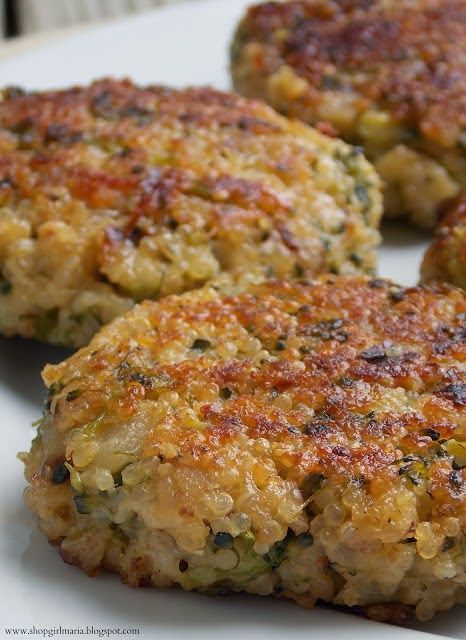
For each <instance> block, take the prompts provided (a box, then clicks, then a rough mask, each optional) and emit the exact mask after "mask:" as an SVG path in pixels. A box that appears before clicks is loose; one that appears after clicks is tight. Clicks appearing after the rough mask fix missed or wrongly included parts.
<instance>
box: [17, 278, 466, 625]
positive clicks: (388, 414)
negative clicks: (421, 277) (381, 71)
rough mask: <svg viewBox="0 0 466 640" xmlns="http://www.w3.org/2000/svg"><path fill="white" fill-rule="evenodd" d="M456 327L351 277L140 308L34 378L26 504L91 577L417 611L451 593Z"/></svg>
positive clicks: (465, 416) (462, 391)
mask: <svg viewBox="0 0 466 640" xmlns="http://www.w3.org/2000/svg"><path fill="white" fill-rule="evenodd" d="M465 318H466V294H465V293H464V292H462V291H461V290H459V289H453V288H450V287H448V286H447V285H443V286H439V287H437V288H432V287H415V288H411V289H407V290H405V289H402V288H400V287H398V286H395V285H393V284H391V283H390V282H387V281H385V280H381V279H370V278H366V277H362V276H359V277H355V276H325V277H321V278H320V279H319V280H317V281H315V282H313V283H294V284H293V283H285V282H279V281H276V282H269V283H263V284H261V285H255V286H253V287H251V289H250V291H249V292H243V293H241V294H239V295H237V296H229V297H227V296H224V295H223V296H222V295H220V294H219V293H218V292H217V291H216V290H215V289H213V288H212V287H205V288H203V289H198V290H196V291H191V292H188V293H185V294H183V295H180V296H169V297H167V298H164V299H163V300H160V301H159V302H144V303H143V304H141V305H138V306H136V307H135V308H134V309H133V310H132V311H130V312H128V314H126V315H124V316H122V317H119V318H117V319H116V320H114V321H113V322H112V323H110V324H109V325H107V326H106V327H104V328H103V329H102V330H101V331H100V332H99V333H98V334H97V335H96V336H95V337H94V339H93V340H92V341H91V343H90V345H89V346H87V347H85V348H84V349H82V350H81V351H79V352H77V353H76V354H74V355H73V356H72V357H70V358H69V359H68V360H66V361H64V362H63V363H61V364H59V365H55V366H50V365H49V366H47V367H46V368H45V370H44V373H43V378H44V380H45V382H46V384H47V386H48V388H49V396H48V401H47V405H46V411H45V414H44V417H43V419H42V421H41V423H40V426H39V433H38V436H37V438H36V439H35V440H34V443H33V446H32V449H31V452H30V453H29V454H23V459H24V460H25V462H26V477H27V480H28V482H29V486H28V488H27V489H26V501H27V504H28V505H29V507H30V508H31V509H32V510H33V511H34V512H35V513H36V514H37V516H38V518H39V525H40V527H41V529H42V530H43V531H44V533H45V534H46V535H47V537H48V538H49V540H50V541H51V542H52V543H54V544H56V545H58V546H59V547H60V551H61V554H62V556H63V558H64V559H65V560H66V561H67V562H70V563H73V564H76V565H78V566H80V567H81V568H82V569H84V571H86V572H87V573H88V574H90V575H94V574H95V573H97V572H98V571H99V569H100V568H104V567H105V568H110V569H113V570H115V571H118V572H120V573H121V575H122V577H123V580H124V581H125V582H127V583H129V584H130V585H133V586H136V585H142V584H153V585H156V586H170V585H180V586H181V587H182V588H184V589H188V590H198V591H202V592H205V593H208V594H216V593H225V592H229V591H246V592H249V593H256V594H261V595H267V594H275V595H282V596H287V597H290V598H293V599H294V600H296V601H297V602H298V603H300V604H302V605H305V606H312V605H313V604H314V603H315V602H316V601H317V600H323V601H326V602H330V603H334V604H336V605H345V606H349V607H364V610H365V611H366V613H367V614H368V615H369V616H371V617H373V618H376V619H381V620H390V621H396V622H406V621H408V620H409V619H410V616H411V615H412V613H415V614H416V615H417V617H418V618H419V619H421V620H424V619H428V618H430V617H431V616H432V615H433V614H434V612H435V611H437V610H441V609H448V608H450V607H451V606H453V604H454V603H455V602H457V601H461V602H463V601H465V599H466V556H465V555H464V549H465V543H466V541H465V537H464V534H465V531H466V472H465V466H466V410H465V407H466V376H465V372H464V362H465V360H466V330H465Z"/></svg>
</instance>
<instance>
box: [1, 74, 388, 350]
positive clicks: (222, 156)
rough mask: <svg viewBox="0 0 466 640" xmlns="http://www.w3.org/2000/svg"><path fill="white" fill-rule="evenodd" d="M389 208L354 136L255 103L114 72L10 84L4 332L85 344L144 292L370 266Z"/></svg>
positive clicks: (5, 133) (5, 140)
mask: <svg viewBox="0 0 466 640" xmlns="http://www.w3.org/2000/svg"><path fill="white" fill-rule="evenodd" d="M0 98H1V94H0ZM380 213H381V202H380V194H379V188H378V178H377V176H376V174H375V172H374V171H373V169H372V167H371V166H370V165H369V164H368V163H367V161H366V160H365V159H364V157H363V156H362V154H361V153H360V152H359V151H358V150H357V149H353V148H352V147H350V146H347V145H345V144H343V143H341V142H340V141H335V140H332V139H331V138H328V137H326V136H323V135H321V134H320V133H319V132H317V131H315V130H312V129H310V128H309V127H306V126H305V125H303V124H300V123H298V122H291V121H288V120H286V119H285V118H283V117H281V116H279V115H278V114H276V113H275V112H274V111H272V110H271V109H270V108H268V107H266V106H264V105H262V104H260V103H257V102H252V101H250V100H245V99H243V98H240V97H237V96H234V95H231V94H226V93H220V92H217V91H214V90H213V89H188V90H185V91H176V90H172V89H167V88H163V87H147V88H140V87H136V86H134V85H133V84H131V83H130V82H129V81H115V80H102V81H99V82H95V83H94V84H92V85H91V86H89V87H86V88H73V89H69V90H65V91H57V92H48V93H32V94H24V93H23V92H22V91H19V90H15V89H10V90H6V91H4V93H3V100H0V332H2V333H4V334H7V335H11V334H15V333H18V334H20V335H23V336H34V337H36V338H40V339H42V340H47V341H49V342H54V343H62V344H67V345H82V344H85V343H86V342H87V341H88V340H89V338H90V337H91V336H92V335H93V334H94V333H95V332H96V331H97V330H98V328H99V327H100V326H101V325H102V324H104V323H106V322H108V321H109V320H111V319H112V318H113V317H115V316H116V315H118V314H120V313H122V312H123V311H125V310H127V309H128V308H130V307H131V306H132V305H133V304H134V302H135V301H138V300H142V299H144V298H158V297H160V296H164V295H166V294H170V293H179V292H182V291H184V290H189V289H193V288H196V287H199V286H201V285H202V284H204V283H205V282H206V281H208V280H210V279H212V278H219V277H220V276H223V275H224V274H230V275H232V276H234V278H235V279H236V280H239V281H242V280H246V281H247V280H262V279H264V278H270V277H274V276H275V277H296V276H298V277H302V276H303V275H306V274H307V275H309V274H316V273H321V272H325V271H334V272H336V273H339V272H342V273H358V272H371V271H372V270H373V269H374V266H375V262H376V254H375V246H376V244H377V243H378V240H379V236H378V233H377V231H376V230H375V228H376V227H377V225H378V221H379V217H380Z"/></svg>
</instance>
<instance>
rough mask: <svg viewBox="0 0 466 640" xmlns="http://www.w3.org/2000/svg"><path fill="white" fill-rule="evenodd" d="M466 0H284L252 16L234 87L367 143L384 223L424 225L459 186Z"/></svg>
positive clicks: (465, 99) (235, 52)
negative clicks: (398, 220) (379, 183)
mask: <svg viewBox="0 0 466 640" xmlns="http://www.w3.org/2000/svg"><path fill="white" fill-rule="evenodd" d="M465 24H466V0H307V1H306V0H291V1H289V2H266V3H263V4H259V5H257V6H253V7H251V8H250V9H249V11H248V12H247V14H246V15H245V17H244V19H243V20H242V22H241V24H240V25H239V28H238V30H237V33H236V36H235V39H234V43H233V46H232V73H233V80H234V85H235V87H236V89H237V90H239V91H240V92H241V93H243V94H244V95H247V96H250V97H260V98H263V99H265V100H266V101H267V102H269V103H270V104H271V105H272V106H273V107H275V108H276V109H278V110H279V111H281V112H283V113H285V114H287V115H289V116H294V117H299V118H301V119H302V120H304V121H306V122H308V123H312V124H315V123H319V122H321V123H323V125H322V126H323V127H324V129H325V130H326V131H331V130H332V129H333V130H334V131H335V133H336V134H338V135H340V136H342V137H343V138H345V139H346V140H348V141H351V142H352V143H357V144H360V145H362V146H363V147H364V149H365V151H366V152H367V155H368V157H369V159H371V160H373V161H374V162H375V166H376V169H377V170H378V171H379V173H380V175H381V177H382V178H383V179H384V181H385V183H386V191H385V207H386V214H387V216H390V217H398V216H400V215H408V216H409V218H410V220H412V221H413V222H415V223H416V224H418V225H420V226H422V227H425V228H429V229H431V228H433V227H434V226H435V222H436V212H437V209H438V205H439V203H441V202H442V201H443V200H445V199H447V198H451V197H453V196H455V195H456V194H457V193H458V191H459V190H460V189H461V188H466V30H465Z"/></svg>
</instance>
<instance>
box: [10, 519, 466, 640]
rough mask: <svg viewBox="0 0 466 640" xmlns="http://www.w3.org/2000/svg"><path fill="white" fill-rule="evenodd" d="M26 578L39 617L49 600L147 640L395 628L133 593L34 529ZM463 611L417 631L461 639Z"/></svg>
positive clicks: (279, 606) (235, 602) (286, 608)
mask: <svg viewBox="0 0 466 640" xmlns="http://www.w3.org/2000/svg"><path fill="white" fill-rule="evenodd" d="M21 576H22V583H23V590H24V598H25V600H26V601H27V602H29V603H31V606H32V607H33V608H34V609H36V610H37V614H38V615H39V612H40V611H41V607H42V606H44V607H45V608H46V609H47V611H48V613H49V615H55V613H53V614H52V610H51V608H50V604H49V605H48V606H47V604H46V602H47V601H48V603H50V602H56V603H60V604H59V605H58V606H59V607H64V608H65V609H66V611H68V615H69V612H70V611H76V612H77V615H81V612H83V611H85V612H86V620H87V621H88V622H86V624H95V623H98V624H100V625H102V624H108V623H109V622H111V626H117V625H120V626H126V627H138V628H140V629H141V636H142V637H146V633H147V634H148V635H147V637H151V635H152V634H153V633H154V632H156V631H163V633H164V638H172V637H173V638H175V637H178V636H177V633H181V634H182V636H183V635H185V634H186V633H188V634H193V635H192V636H191V635H190V636H189V637H193V638H194V637H196V638H197V637H198V635H197V633H199V634H202V636H201V635H199V637H204V638H210V637H216V634H218V633H222V630H223V631H224V632H225V628H226V626H227V628H228V631H229V633H232V637H233V635H235V636H237V635H238V634H239V636H238V637H242V636H244V635H245V634H246V635H245V637H248V638H253V637H257V638H262V637H267V635H270V634H271V631H272V630H274V631H277V629H278V630H280V629H281V630H282V632H280V633H283V637H286V638H288V639H291V640H292V639H294V638H296V640H297V639H298V638H303V637H307V634H309V632H310V631H311V630H312V635H313V637H317V638H323V637H327V633H328V631H329V630H331V631H332V632H336V633H338V637H342V638H343V637H345V638H349V637H351V638H353V637H356V635H354V636H353V634H358V637H359V638H360V639H361V640H362V639H363V638H364V640H365V639H368V638H373V637H374V636H376V635H379V636H380V635H381V634H380V632H381V630H382V629H385V630H387V629H391V628H392V627H390V626H389V625H383V626H382V628H381V627H380V625H375V624H374V623H373V622H370V621H368V620H365V619H363V618H359V617H357V616H354V615H349V614H347V613H342V612H340V611H333V610H329V609H327V608H321V607H317V608H316V609H314V610H312V611H309V610H307V609H302V608H301V607H299V606H298V605H296V604H294V603H293V602H290V601H287V600H280V599H272V598H267V597H265V598H261V597H259V596H248V595H242V594H233V595H228V596H219V597H216V598H209V597H207V596H203V595H201V594H196V593H186V592H183V591H181V590H178V589H155V588H144V589H143V588H139V589H131V588H129V587H127V586H125V585H123V584H121V583H120V581H119V578H118V576H117V575H115V574H112V573H109V572H104V573H102V574H101V575H99V576H97V577H95V578H88V577H87V576H86V575H85V574H84V573H82V572H81V571H80V570H79V569H77V568H75V567H70V566H68V565H65V564H64V563H63V562H62V560H61V559H60V557H59V555H58V553H57V551H56V550H55V549H53V548H52V547H51V546H50V545H48V544H47V542H46V540H45V537H44V536H43V535H42V534H41V533H39V532H38V531H37V530H36V531H32V533H31V536H30V541H29V545H28V546H27V548H26V550H25V551H24V552H23V554H22V556H21ZM38 585H40V587H41V588H40V595H39V596H38V590H37V587H38ZM460 613H461V612H460V611H458V610H456V615H455V611H453V612H449V613H445V614H441V615H440V616H439V617H438V618H437V619H436V621H435V622H432V623H427V624H422V625H418V626H417V629H416V630H417V631H421V632H424V633H426V634H430V633H437V634H439V635H440V636H443V637H450V638H462V637H464V635H463V631H464V625H463V624H462V618H463V616H462V615H458V614H460ZM393 632H394V636H393V637H398V633H399V634H400V635H399V637H400V638H403V639H406V640H407V638H408V637H411V636H410V635H409V636H407V635H406V632H404V633H403V632H402V630H401V629H400V628H393ZM172 634H173V635H172ZM182 636H180V637H182ZM228 637H230V635H228ZM273 637H275V635H273ZM382 637H383V638H385V637H389V636H386V635H385V634H383V636H382ZM416 637H417V636H416ZM426 637H428V636H426Z"/></svg>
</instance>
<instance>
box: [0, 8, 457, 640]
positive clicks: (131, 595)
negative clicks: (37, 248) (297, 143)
mask: <svg viewBox="0 0 466 640" xmlns="http://www.w3.org/2000/svg"><path fill="white" fill-rule="evenodd" d="M246 4H247V0H216V1H215V0H211V1H210V2H196V3H193V4H192V5H191V4H188V5H185V6H177V7H172V8H167V9H163V10H158V11H153V12H150V13H147V14H144V15H139V16H136V17H132V18H130V19H126V20H125V21H124V22H117V23H113V24H110V25H106V26H103V27H98V28H93V29H89V30H85V31H84V32H83V31H80V32H79V33H78V34H76V35H73V36H71V37H69V38H67V39H66V40H58V41H54V42H53V43H50V44H47V45H43V46H42V47H41V48H40V49H37V50H34V51H32V52H27V53H24V54H22V55H19V56H17V57H15V58H12V59H7V60H4V61H1V62H0V86H1V85H6V84H16V85H23V86H26V87H28V88H37V89H42V88H48V87H58V86H63V85H69V84H71V83H76V82H87V81H89V80H91V79H92V78H95V77H98V76H102V75H105V74H112V75H115V76H124V75H128V76H131V77H132V78H134V79H135V80H137V81H139V82H152V83H153V82H162V83H163V82H165V83H168V84H172V85H185V84H212V85H215V86H217V87H219V88H227V87H228V85H229V82H228V74H227V45H228V42H229V39H230V37H231V32H232V30H233V27H234V24H235V22H236V20H237V18H238V16H239V15H240V13H241V11H242V9H243V8H244V7H245V6H246ZM385 237H386V243H385V246H384V248H383V250H382V252H381V268H380V272H381V274H383V275H386V276H389V277H392V278H394V279H396V280H399V281H400V282H402V283H404V284H413V283H415V282H416V279H417V273H418V268H419V261H420V256H421V255H422V252H423V250H424V247H425V244H426V237H425V236H422V235H420V234H418V233H417V232H415V231H412V230H406V229H403V230H401V229H400V228H398V229H397V228H396V227H393V226H391V227H389V228H388V229H386V230H385ZM64 355H65V352H63V351H59V350H56V349H55V350H54V349H52V348H50V347H45V346H40V345H37V344H35V343H28V342H25V341H20V340H13V341H6V340H3V341H2V340H0V409H1V413H0V416H1V423H2V424H1V427H2V440H1V442H2V450H1V456H2V459H1V462H2V464H1V465H0V483H1V484H0V486H1V487H2V492H1V494H0V496H1V500H0V527H1V529H0V567H1V572H2V574H1V575H2V580H1V581H0V637H1V638H4V637H5V638H6V637H11V636H7V634H6V631H5V627H24V628H29V627H32V625H35V626H36V627H37V628H42V627H48V628H53V627H57V626H58V625H61V626H67V627H76V626H82V627H86V625H93V626H94V627H95V628H115V627H121V628H123V627H125V628H128V627H137V628H139V630H140V634H139V636H125V637H127V638H144V639H146V638H147V639H150V640H153V639H154V640H155V639H157V638H160V639H162V638H163V640H171V639H177V640H178V639H179V638H181V637H184V638H188V639H189V640H191V639H192V640H200V639H201V638H202V640H211V639H212V640H213V639H214V638H215V640H218V638H219V637H220V638H221V639H222V640H230V639H231V640H233V639H234V640H238V638H241V639H243V638H245V639H247V640H249V638H267V639H268V640H283V639H284V638H286V640H304V639H306V640H308V639H312V640H323V639H324V638H325V639H326V640H327V639H330V640H333V639H337V638H338V639H340V638H343V639H348V640H356V638H357V639H358V640H373V639H374V638H375V637H377V639H378V640H388V639H390V640H416V639H419V640H422V639H423V638H425V639H426V640H428V638H432V637H433V636H432V635H430V634H440V636H446V637H451V638H466V630H465V626H466V625H465V622H466V609H464V608H461V607H457V608H456V609H455V610H454V611H452V612H449V613H447V614H442V615H441V616H439V617H438V618H437V619H436V620H435V621H434V622H432V623H428V624H424V625H422V626H420V627H419V629H420V630H419V631H415V630H402V629H398V628H395V627H389V626H386V625H377V624H375V623H371V622H368V621H366V620H362V619H359V618H357V617H355V616H351V615H348V614H343V613H337V612H335V611H330V610H325V609H315V610H313V611H307V610H303V609H300V608H299V607H297V606H296V605H294V604H292V603H289V602H285V601H280V600H278V601H277V600H272V599H270V600H268V599H261V598H257V597H232V598H229V597H223V598H216V599H208V598H206V597H204V596H197V595H195V594H186V593H182V592H180V591H177V590H173V591H163V590H155V589H140V590H137V591H135V590H131V589H129V588H128V587H126V586H123V585H121V584H120V582H119V580H118V577H117V576H113V575H104V576H101V577H98V578H95V579H89V578H87V577H86V576H85V575H83V574H82V573H81V572H80V571H78V570H77V569H75V568H73V567H69V566H67V565H65V564H63V562H62V561H61V559H60V557H59V555H58V554H57V552H56V550H54V549H52V548H51V547H49V546H48V544H47V543H46V541H45V540H44V537H43V536H42V535H41V534H40V533H39V532H38V531H37V530H36V528H35V523H34V519H33V518H32V517H31V516H30V515H29V514H28V512H27V511H26V509H25V508H24V507H23V505H22V501H21V492H22V489H23V487H24V480H23V478H22V468H21V464H20V463H19V462H18V461H17V460H16V459H15V454H16V452H17V451H19V450H25V449H27V448H28V447H29V443H30V439H31V436H32V433H33V431H32V429H30V428H29V427H28V425H29V424H30V423H31V422H32V421H33V420H35V419H37V418H38V417H40V413H41V401H42V398H43V388H42V385H41V382H40V378H39V371H40V369H41V368H42V366H43V365H44V364H45V362H47V361H59V360H60V359H62V358H63V357H64ZM440 636H439V635H437V636H436V637H440ZM16 637H21V636H16ZM39 637H40V636H39ZM54 637H55V638H61V637H63V638H65V637H68V638H69V637H70V636H65V635H63V636H62V635H55V636H54ZM87 637H92V636H87ZM94 637H97V636H94ZM112 637H118V636H112Z"/></svg>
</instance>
